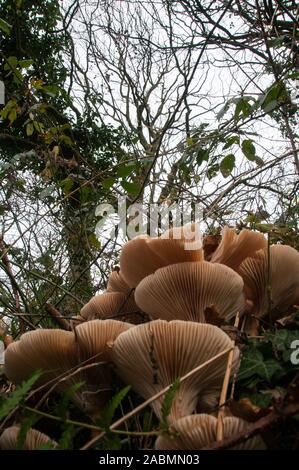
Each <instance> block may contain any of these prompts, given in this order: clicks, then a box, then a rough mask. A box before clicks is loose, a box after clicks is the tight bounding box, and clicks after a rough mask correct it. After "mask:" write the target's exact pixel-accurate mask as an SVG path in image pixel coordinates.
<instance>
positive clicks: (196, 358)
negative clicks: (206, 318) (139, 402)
mask: <svg viewBox="0 0 299 470" xmlns="http://www.w3.org/2000/svg"><path fill="white" fill-rule="evenodd" d="M231 346H232V341H231V340H230V338H229V337H228V336H227V335H226V333H224V332H223V331H222V330H220V328H218V327H216V326H213V325H208V324H200V323H194V322H186V321H181V320H174V321H171V322H167V321H164V320H155V321H152V322H149V323H144V324H141V325H137V326H135V327H134V328H131V329H129V330H128V331H126V332H124V333H121V334H120V335H119V336H118V338H117V339H116V341H115V343H114V346H113V349H112V359H113V362H114V364H115V365H116V372H117V373H118V374H119V376H120V377H121V378H122V379H123V381H124V382H125V383H127V384H130V385H131V386H132V387H133V389H134V390H135V391H136V392H137V393H139V395H141V396H142V397H143V398H145V399H148V398H150V397H152V396H154V395H155V394H156V393H158V392H160V391H161V390H163V389H164V388H165V387H167V386H169V385H170V384H172V383H174V382H175V380H176V379H178V378H180V377H182V376H184V374H186V373H188V372H190V371H192V370H193V369H194V368H196V367H198V366H199V365H201V364H203V363H204V362H206V361H207V360H209V359H211V358H213V357H214V356H215V355H217V354H219V353H221V352H223V351H225V350H226V349H227V348H230V347H231ZM237 358H238V352H237V350H236V353H235V355H234V361H233V362H234V363H233V369H234V367H235V365H236V362H237ZM226 363H227V356H226V354H225V355H223V356H221V357H218V358H217V359H215V360H214V361H212V362H211V363H209V364H208V365H206V366H205V367H203V368H202V369H201V370H199V371H197V372H196V373H194V374H193V375H191V376H190V377H189V378H187V379H186V380H184V381H183V382H182V383H181V385H180V387H179V389H178V391H177V393H176V395H175V397H174V400H173V402H172V406H171V411H170V414H169V420H170V421H173V420H176V419H178V418H181V417H182V416H185V415H188V414H190V413H192V412H193V411H194V410H195V408H196V405H197V401H198V398H199V397H201V403H202V404H203V405H205V402H204V395H205V394H206V393H207V392H210V391H211V390H212V391H213V392H214V397H213V399H211V396H210V395H209V404H210V405H212V406H215V405H216V404H217V400H218V394H219V391H220V389H221V385H222V381H223V376H224V374H225V370H226ZM162 403H163V396H161V397H159V398H157V399H156V400H155V401H153V403H152V407H153V409H154V411H155V413H156V415H157V416H158V418H161V417H162V415H161V405H162Z"/></svg>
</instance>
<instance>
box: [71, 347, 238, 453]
mask: <svg viewBox="0 0 299 470" xmlns="http://www.w3.org/2000/svg"><path fill="white" fill-rule="evenodd" d="M233 349H234V348H233V347H230V348H227V349H225V350H224V351H222V352H221V353H218V354H216V356H213V357H211V359H208V360H207V361H205V362H204V363H203V364H200V365H199V366H197V367H195V368H194V369H192V370H191V371H189V372H188V373H187V374H185V375H183V376H182V377H180V379H179V380H180V383H182V382H184V381H185V380H187V379H189V377H191V376H192V375H194V374H196V372H198V371H199V370H201V369H203V368H204V367H206V366H208V365H209V364H211V363H212V362H214V361H216V359H219V358H220V357H222V356H225V354H228V353H229V352H230V351H232V350H233ZM172 385H173V384H170V385H168V386H167V387H165V388H163V389H162V390H160V392H158V393H156V394H155V395H153V396H152V397H151V398H149V399H148V400H146V401H144V402H143V403H141V404H140V405H138V406H136V408H134V410H132V411H130V412H129V413H127V414H126V415H125V416H123V417H122V418H120V419H118V420H117V421H115V422H114V423H113V424H111V426H110V427H109V430H110V431H113V430H114V429H116V428H117V427H118V426H120V425H121V424H122V423H124V422H125V421H127V420H128V419H129V418H132V416H135V415H136V414H137V413H139V411H141V410H143V409H144V408H146V407H147V406H148V405H150V404H151V403H152V402H153V401H155V400H157V399H158V398H160V397H161V396H162V395H164V394H165V393H166V392H168V390H169V389H170V387H171V386H172ZM105 434H106V431H103V432H101V434H99V435H98V436H95V437H94V438H93V439H91V440H90V441H88V442H87V443H86V444H84V446H83V447H81V449H80V450H87V449H90V447H92V446H93V445H94V444H96V443H97V442H98V441H99V440H101V439H102V437H104V436H105Z"/></svg>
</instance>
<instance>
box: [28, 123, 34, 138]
mask: <svg viewBox="0 0 299 470" xmlns="http://www.w3.org/2000/svg"><path fill="white" fill-rule="evenodd" d="M33 132H34V125H33V123H32V122H28V124H27V125H26V134H27V135H28V137H30V136H31V135H32V134H33Z"/></svg>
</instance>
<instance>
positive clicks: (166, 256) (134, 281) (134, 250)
mask: <svg viewBox="0 0 299 470" xmlns="http://www.w3.org/2000/svg"><path fill="white" fill-rule="evenodd" d="M173 234H174V231H172V232H170V234H164V236H161V237H157V238H151V237H149V236H144V235H142V236H139V237H136V238H134V239H133V240H130V241H129V242H127V243H126V244H125V245H124V246H123V248H122V252H121V255H120V270H121V273H122V276H123V278H124V280H125V282H126V283H127V284H128V285H129V286H130V287H132V288H133V287H136V286H137V285H138V284H139V282H140V281H141V280H142V279H143V278H144V277H146V276H148V275H149V274H152V273H154V272H155V271H156V270H157V269H159V268H162V267H163V266H168V265H169V264H175V263H181V262H185V261H200V260H201V259H202V256H203V254H202V249H190V247H191V245H192V243H193V241H192V239H190V240H188V241H187V240H185V239H184V238H183V239H176V238H167V237H168V236H170V237H171V236H172V237H173V236H174V235H173ZM166 235H167V237H166ZM194 243H195V244H196V243H197V241H194ZM195 246H197V245H195ZM195 246H194V245H192V248H194V247H195Z"/></svg>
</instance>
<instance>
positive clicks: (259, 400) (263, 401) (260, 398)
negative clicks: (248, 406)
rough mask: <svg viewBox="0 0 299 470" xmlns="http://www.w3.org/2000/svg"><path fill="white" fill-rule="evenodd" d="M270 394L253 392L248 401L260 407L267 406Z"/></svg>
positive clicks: (269, 401)
mask: <svg viewBox="0 0 299 470" xmlns="http://www.w3.org/2000/svg"><path fill="white" fill-rule="evenodd" d="M271 399H272V397H271V394H269V393H253V394H252V395H250V401H251V402H252V403H253V404H254V405H256V406H259V407H260V408H268V406H269V405H270V403H271Z"/></svg>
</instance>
